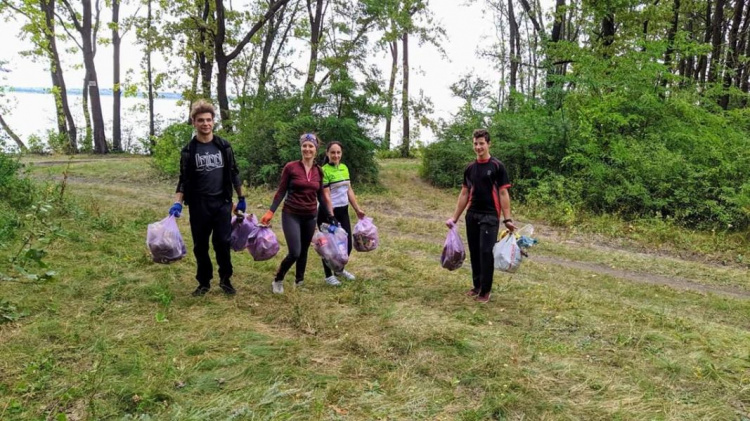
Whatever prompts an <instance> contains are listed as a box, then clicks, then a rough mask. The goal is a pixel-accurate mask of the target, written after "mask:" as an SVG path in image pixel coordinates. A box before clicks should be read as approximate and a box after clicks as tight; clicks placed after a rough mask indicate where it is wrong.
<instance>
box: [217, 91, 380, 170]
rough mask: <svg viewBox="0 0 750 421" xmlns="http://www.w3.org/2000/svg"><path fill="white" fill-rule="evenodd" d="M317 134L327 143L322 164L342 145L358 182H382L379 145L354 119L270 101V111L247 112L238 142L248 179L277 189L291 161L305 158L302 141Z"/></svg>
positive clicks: (267, 108)
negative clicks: (333, 145) (301, 111)
mask: <svg viewBox="0 0 750 421" xmlns="http://www.w3.org/2000/svg"><path fill="white" fill-rule="evenodd" d="M306 132H314V133H316V134H317V135H318V137H319V138H320V139H321V141H322V144H321V147H320V149H319V151H318V158H319V159H318V161H319V162H320V163H322V162H323V158H324V153H325V145H326V144H327V142H329V141H333V140H336V141H339V142H341V144H342V145H343V157H342V162H344V163H345V164H346V165H347V166H348V167H349V171H350V173H351V177H352V181H354V182H355V183H377V181H378V168H377V163H376V162H375V144H374V142H373V141H372V140H371V139H370V138H369V137H368V136H367V134H366V132H365V130H364V129H363V128H362V127H360V126H359V125H358V124H357V122H356V121H355V120H353V119H351V118H336V117H318V116H311V115H303V116H296V103H295V102H293V101H282V100H278V101H269V102H268V103H267V104H266V106H264V107H256V108H254V109H252V110H247V111H245V112H244V113H243V114H242V116H241V118H240V120H239V123H238V131H237V132H236V133H233V134H231V135H229V136H228V138H229V139H230V140H231V142H232V147H233V148H234V151H235V155H236V157H237V162H238V165H239V166H240V171H241V177H242V179H243V180H244V181H245V182H247V183H248V184H251V185H261V184H270V185H274V184H276V183H277V182H278V180H279V177H280V176H281V169H282V168H283V167H284V165H285V164H286V163H287V162H289V161H294V160H298V159H300V157H301V155H300V145H299V137H300V135H302V134H303V133H306Z"/></svg>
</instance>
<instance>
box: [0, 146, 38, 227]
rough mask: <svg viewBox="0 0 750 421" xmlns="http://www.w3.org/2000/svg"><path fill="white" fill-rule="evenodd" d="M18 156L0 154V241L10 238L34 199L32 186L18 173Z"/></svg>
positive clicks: (19, 167)
mask: <svg viewBox="0 0 750 421" xmlns="http://www.w3.org/2000/svg"><path fill="white" fill-rule="evenodd" d="M22 168H23V164H21V163H20V162H19V160H18V156H15V155H10V154H7V153H0V240H7V239H9V238H11V237H12V236H13V234H14V232H15V231H16V230H17V228H18V227H19V226H20V224H21V220H20V215H22V214H23V213H24V212H25V211H26V210H27V209H28V208H29V206H31V204H32V203H33V202H34V199H35V197H36V189H35V188H34V184H33V183H32V182H31V180H29V179H28V178H25V177H24V176H23V175H22V174H21V173H20V172H21V169H22Z"/></svg>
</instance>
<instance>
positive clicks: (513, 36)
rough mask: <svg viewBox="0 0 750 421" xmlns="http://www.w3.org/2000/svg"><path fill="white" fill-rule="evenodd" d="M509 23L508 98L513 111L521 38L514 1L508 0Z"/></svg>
mask: <svg viewBox="0 0 750 421" xmlns="http://www.w3.org/2000/svg"><path fill="white" fill-rule="evenodd" d="M508 23H509V25H510V42H509V44H510V57H509V58H510V60H509V61H510V95H509V96H508V107H509V108H511V109H513V107H514V104H513V103H514V102H515V99H514V94H515V92H516V90H517V89H518V86H517V85H518V82H517V79H518V63H519V57H518V54H519V51H518V50H517V49H516V46H517V45H518V42H517V40H518V38H519V37H520V34H519V31H518V22H516V16H515V13H514V12H513V0H508Z"/></svg>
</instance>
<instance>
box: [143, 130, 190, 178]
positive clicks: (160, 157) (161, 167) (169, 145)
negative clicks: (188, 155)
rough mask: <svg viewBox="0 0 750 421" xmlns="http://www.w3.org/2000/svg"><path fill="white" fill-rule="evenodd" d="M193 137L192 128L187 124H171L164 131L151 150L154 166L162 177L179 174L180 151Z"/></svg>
mask: <svg viewBox="0 0 750 421" xmlns="http://www.w3.org/2000/svg"><path fill="white" fill-rule="evenodd" d="M192 137H193V126H191V125H190V124H187V123H177V124H172V125H171V126H169V127H167V128H166V129H165V130H164V133H162V135H161V136H159V138H157V139H156V145H155V146H154V150H153V157H154V161H153V162H154V166H155V167H156V169H157V170H158V171H159V172H161V173H162V174H164V175H168V176H176V175H178V174H179V173H180V151H181V150H182V148H183V147H184V146H185V145H187V143H188V142H189V141H190V139H191V138H192Z"/></svg>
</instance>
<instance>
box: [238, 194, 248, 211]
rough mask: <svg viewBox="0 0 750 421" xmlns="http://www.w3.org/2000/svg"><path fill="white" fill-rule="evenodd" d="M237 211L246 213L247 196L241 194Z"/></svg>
mask: <svg viewBox="0 0 750 421" xmlns="http://www.w3.org/2000/svg"><path fill="white" fill-rule="evenodd" d="M236 209H237V212H242V213H245V211H246V210H247V204H246V203H245V196H240V200H239V201H237V208H236Z"/></svg>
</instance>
